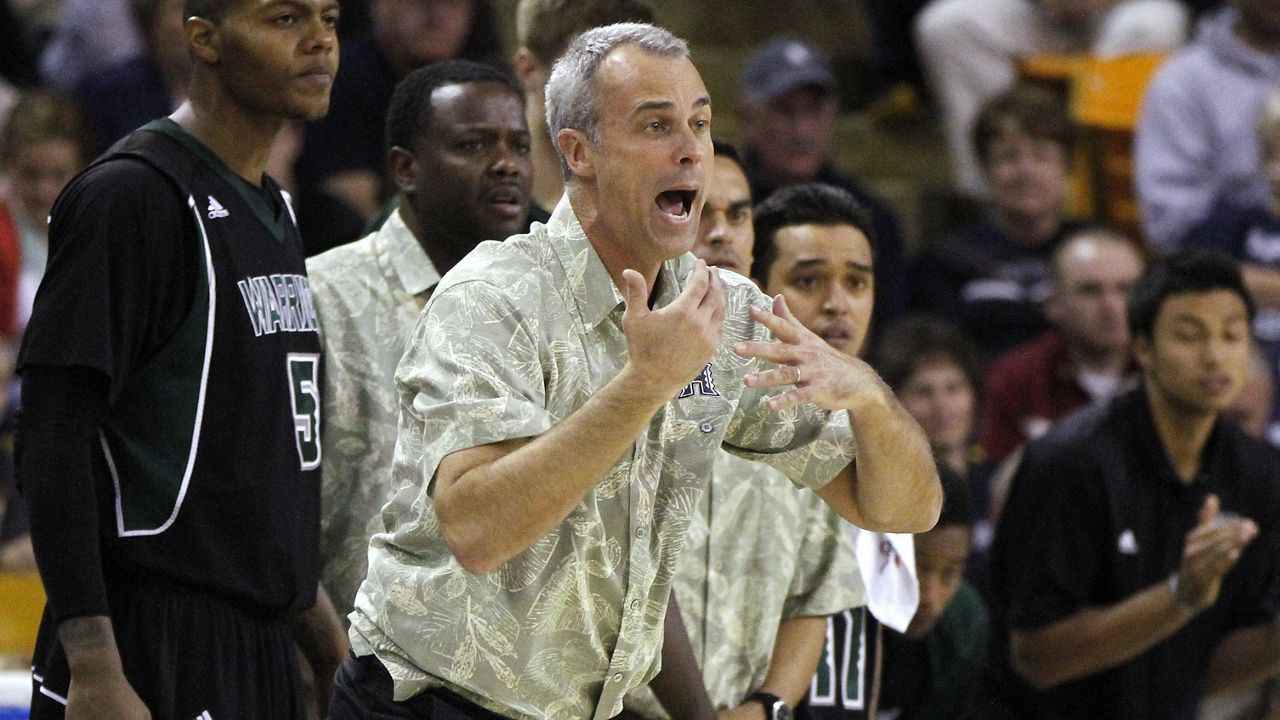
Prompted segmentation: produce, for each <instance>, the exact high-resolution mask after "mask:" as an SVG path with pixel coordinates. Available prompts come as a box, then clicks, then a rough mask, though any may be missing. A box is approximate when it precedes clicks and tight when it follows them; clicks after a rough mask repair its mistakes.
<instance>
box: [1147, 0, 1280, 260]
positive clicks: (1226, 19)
mask: <svg viewBox="0 0 1280 720" xmlns="http://www.w3.org/2000/svg"><path fill="white" fill-rule="evenodd" d="M1277 85H1280V13H1278V12H1276V9H1275V3H1274V2H1273V0H1232V2H1231V3H1230V7H1224V8H1223V9H1222V10H1220V11H1218V12H1217V13H1215V14H1213V15H1209V16H1207V17H1206V18H1205V19H1204V20H1203V21H1201V23H1200V26H1199V28H1198V32H1197V34H1196V39H1195V41H1194V42H1193V43H1192V44H1190V45H1189V46H1188V47H1187V48H1185V49H1184V50H1182V51H1181V52H1179V53H1178V54H1176V55H1175V56H1173V57H1172V58H1171V59H1170V60H1169V61H1168V62H1167V63H1165V64H1164V66H1163V67H1161V68H1160V70H1159V71H1158V72H1157V73H1156V75H1155V77H1154V78H1153V79H1152V81H1151V84H1150V86H1149V87H1148V88H1147V93H1146V97H1145V99H1144V100H1143V104H1142V115H1141V118H1140V119H1139V122H1138V130H1137V135H1136V137H1135V139H1134V179H1135V183H1136V186H1137V192H1138V200H1139V203H1140V207H1141V212H1142V222H1143V228H1144V230H1145V231H1146V233H1147V236H1148V239H1149V240H1150V241H1151V242H1152V243H1154V244H1155V246H1156V248H1157V249H1159V250H1161V251H1163V252H1170V251H1172V250H1175V249H1177V248H1180V247H1182V246H1183V245H1184V244H1185V243H1186V242H1187V234H1188V232H1190V231H1191V230H1192V228H1194V227H1195V226H1196V225H1197V224H1198V223H1200V222H1201V221H1203V220H1204V219H1205V218H1206V217H1207V216H1208V215H1209V214H1210V213H1211V212H1213V210H1214V208H1215V206H1221V205H1222V204H1224V203H1227V202H1230V203H1233V204H1235V205H1237V206H1244V207H1257V206H1260V205H1265V204H1266V203H1267V202H1268V200H1267V198H1268V188H1267V180H1266V175H1265V174H1264V172H1263V170H1262V160H1261V158H1262V153H1261V151H1260V143H1259V139H1258V133H1257V131H1256V125H1255V123H1256V120H1257V118H1258V114H1259V109H1260V108H1261V106H1262V101H1263V96H1264V95H1265V94H1266V93H1267V92H1268V91H1270V90H1271V89H1272V88H1274V87H1276V86H1277Z"/></svg>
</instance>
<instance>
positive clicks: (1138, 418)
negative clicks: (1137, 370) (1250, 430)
mask: <svg viewBox="0 0 1280 720" xmlns="http://www.w3.org/2000/svg"><path fill="white" fill-rule="evenodd" d="M1116 401H1117V402H1120V403H1124V404H1126V405H1128V406H1129V407H1130V408H1132V413H1133V415H1132V417H1133V423H1134V425H1133V434H1134V436H1135V437H1136V438H1137V443H1138V445H1139V447H1140V448H1141V449H1142V453H1143V454H1144V455H1145V456H1146V466H1147V467H1148V468H1150V474H1149V477H1151V478H1152V479H1153V480H1157V481H1158V482H1161V483H1165V484H1172V485H1174V486H1176V487H1183V482H1182V479H1181V478H1180V477H1178V473H1177V471H1175V470H1174V469H1173V461H1172V460H1171V459H1170V458H1169V453H1168V451H1166V450H1165V447H1164V442H1162V441H1161V440H1160V431H1159V430H1157V429H1156V421H1155V417H1153V416H1152V414H1151V401H1150V400H1149V399H1148V398H1147V389H1146V379H1145V378H1144V379H1143V380H1142V381H1141V382H1139V383H1138V384H1137V387H1135V388H1134V389H1132V390H1130V391H1128V392H1126V393H1123V394H1121V395H1119V396H1117V398H1116ZM1222 433H1223V428H1222V418H1221V417H1219V418H1218V420H1217V421H1216V422H1214V424H1213V430H1212V431H1211V432H1210V433H1209V438H1208V440H1207V442H1205V445H1204V449H1203V450H1202V451H1201V453H1200V467H1199V468H1197V469H1196V477H1195V478H1193V479H1192V481H1191V483H1190V484H1189V485H1188V487H1194V486H1196V485H1198V484H1200V483H1201V482H1202V481H1203V480H1204V478H1205V477H1206V475H1208V474H1211V473H1212V468H1213V467H1214V466H1215V465H1216V463H1217V459H1218V449H1219V448H1220V447H1221V446H1222V442H1221V436H1222Z"/></svg>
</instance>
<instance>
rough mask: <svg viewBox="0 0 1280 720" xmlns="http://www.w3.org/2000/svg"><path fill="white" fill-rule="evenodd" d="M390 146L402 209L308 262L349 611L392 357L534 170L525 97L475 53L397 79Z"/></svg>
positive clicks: (326, 526)
mask: <svg viewBox="0 0 1280 720" xmlns="http://www.w3.org/2000/svg"><path fill="white" fill-rule="evenodd" d="M387 141H388V146H389V147H388V148H387V163H388V165H389V166H390V175H391V177H392V179H393V180H394V181H395V183H396V187H397V188H399V192H400V200H401V201H400V203H399V209H398V210H397V211H396V212H395V213H394V214H393V215H392V216H391V217H390V218H389V219H388V221H387V222H386V223H385V224H384V225H383V226H382V228H381V229H380V230H378V232H376V233H374V234H370V235H368V236H366V237H365V238H364V239H362V240H359V241H357V242H354V243H348V244H346V245H342V246H340V247H336V248H333V249H332V250H329V251H327V252H325V253H323V254H321V255H318V256H316V257H313V258H311V260H310V261H309V262H308V263H307V274H308V275H309V276H310V278H311V293H312V297H313V299H314V302H315V307H316V314H317V315H318V317H319V319H320V326H321V342H322V345H323V349H324V356H325V374H324V383H323V385H322V388H321V404H322V406H323V410H324V417H325V424H324V425H323V426H322V428H321V435H320V438H321V444H322V446H323V451H324V457H325V461H324V464H323V466H322V467H321V512H320V527H321V532H320V562H321V574H320V578H321V581H322V582H323V583H324V584H325V588H326V589H327V590H328V591H329V596H330V598H332V600H333V604H334V607H335V608H336V609H337V610H338V612H339V613H340V614H341V615H342V616H343V617H345V616H346V615H347V613H349V612H350V611H351V609H352V602H353V600H354V599H355V596H356V590H357V589H359V587H360V582H361V581H362V580H364V576H365V570H366V560H365V558H366V555H367V550H368V545H369V536H370V535H371V534H372V532H371V531H370V530H368V529H367V528H368V526H369V524H370V522H371V521H374V520H375V519H376V518H377V517H378V512H379V511H380V510H381V509H382V506H383V505H384V504H386V501H387V500H388V499H389V498H390V495H391V490H392V488H391V487H390V483H391V482H392V479H391V459H392V451H393V450H395V444H396V413H395V408H396V404H397V396H396V385H395V379H394V375H395V369H396V364H397V363H399V362H400V356H401V355H403V354H404V348H405V344H406V343H407V342H408V340H409V335H410V334H411V333H412V332H413V327H414V324H415V323H416V322H417V320H418V315H419V314H420V313H421V311H422V308H423V306H424V305H426V302H427V300H428V299H429V298H430V297H431V292H432V290H434V288H435V286H436V283H438V282H439V280H440V276H442V275H443V274H445V273H446V272H448V271H449V270H450V269H452V268H453V266H454V265H456V264H457V262H458V261H459V260H461V259H462V258H463V256H465V255H466V254H467V253H469V252H470V251H471V250H472V249H474V248H475V246H476V245H478V244H480V243H481V242H482V241H484V240H490V239H504V240H505V239H506V238H507V236H509V235H514V234H516V233H519V232H522V231H523V230H524V228H525V226H526V220H525V214H526V212H527V210H528V206H529V187H530V184H531V180H532V175H533V166H532V163H531V161H530V159H529V129H528V127H527V126H526V125H525V120H524V95H523V92H522V91H521V89H520V87H519V86H518V85H516V83H515V81H514V80H513V79H511V78H510V77H509V76H508V75H507V74H506V73H503V72H502V71H500V70H497V69H495V68H493V67H489V66H486V65H480V64H477V63H473V62H469V61H465V60H451V61H445V62H441V63H435V64H432V65H431V66H429V67H426V68H419V69H418V70H415V71H414V72H412V73H410V74H409V76H408V77H406V78H405V79H404V80H403V81H401V83H400V84H399V85H398V86H397V88H396V94H395V95H393V96H392V99H391V107H390V110H389V112H388V125H387ZM471 143H474V144H476V145H477V147H476V148H474V149H472V148H471V146H470V144H471Z"/></svg>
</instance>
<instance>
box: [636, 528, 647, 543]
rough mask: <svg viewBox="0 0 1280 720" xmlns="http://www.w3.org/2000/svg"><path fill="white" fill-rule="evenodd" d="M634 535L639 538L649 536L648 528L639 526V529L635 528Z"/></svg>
mask: <svg viewBox="0 0 1280 720" xmlns="http://www.w3.org/2000/svg"><path fill="white" fill-rule="evenodd" d="M636 537H638V538H640V539H641V540H643V539H645V538H647V537H649V528H647V527H644V526H641V527H640V529H638V530H636Z"/></svg>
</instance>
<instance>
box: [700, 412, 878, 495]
mask: <svg viewBox="0 0 1280 720" xmlns="http://www.w3.org/2000/svg"><path fill="white" fill-rule="evenodd" d="M766 398H767V395H766V394H763V393H757V392H746V393H743V396H742V399H741V401H740V402H739V404H738V411H737V412H736V413H735V414H734V416H733V420H732V421H731V422H730V424H729V430H728V432H727V433H726V435H725V441H724V449H725V450H727V451H729V452H731V453H733V454H734V455H737V456H738V457H741V458H745V459H747V460H754V461H756V462H762V463H764V464H766V465H768V466H770V467H772V468H773V469H775V470H777V471H778V472H781V473H782V474H783V475H786V476H787V477H788V478H790V479H791V482H793V483H795V484H796V485H798V486H800V487H805V488H809V489H811V490H816V489H819V488H822V487H825V486H826V485H827V483H829V482H831V479H832V478H834V477H835V476H836V473H838V472H840V471H841V470H843V469H844V468H845V467H847V466H848V465H849V463H851V462H853V461H854V459H855V457H856V455H857V452H856V447H855V445H854V440H853V429H852V428H851V427H850V426H849V414H848V413H846V412H844V411H840V412H833V413H829V412H827V411H825V410H822V409H821V408H819V407H817V406H815V405H802V406H800V407H797V408H791V409H789V410H783V411H774V410H770V409H769V407H768V406H767V405H766V404H765V400H766Z"/></svg>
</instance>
